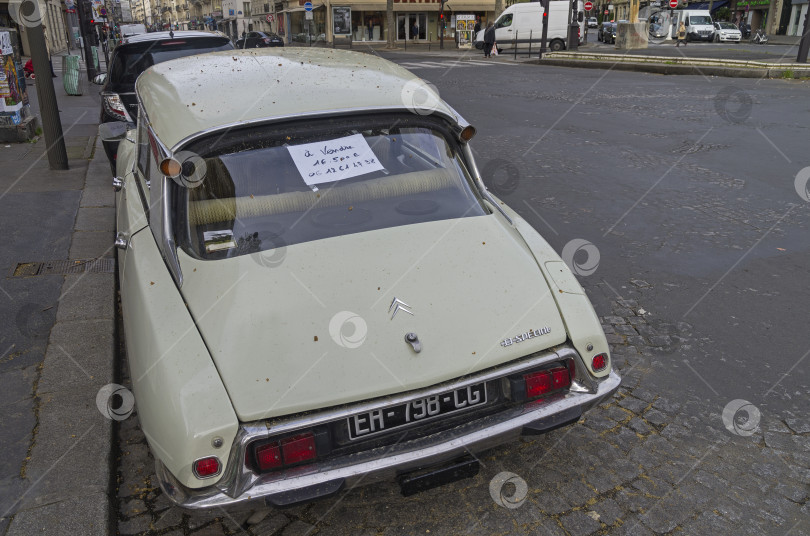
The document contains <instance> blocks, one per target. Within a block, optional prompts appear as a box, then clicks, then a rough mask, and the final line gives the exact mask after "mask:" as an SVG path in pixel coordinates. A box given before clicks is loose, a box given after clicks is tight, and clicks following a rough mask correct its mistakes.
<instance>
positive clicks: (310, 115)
mask: <svg viewBox="0 0 810 536" xmlns="http://www.w3.org/2000/svg"><path fill="white" fill-rule="evenodd" d="M365 112H372V113H374V112H397V113H413V112H412V111H411V110H409V109H407V108H402V107H394V106H368V107H365V108H341V109H336V110H328V111H318V112H307V113H297V114H289V115H279V116H275V117H265V118H262V119H250V120H248V121H236V122H234V123H226V124H223V125H219V126H217V127H213V128H209V129H206V130H201V131H200V132H196V133H194V134H191V135H190V136H186V137H185V138H183V139H181V140H180V141H178V142H177V143H175V144H174V147H172V151H173V152H175V153H176V152H178V151H180V149H182V148H183V147H185V146H186V145H188V144H189V143H191V142H193V141H196V140H198V139H200V138H202V137H205V136H208V135H210V134H215V133H217V132H220V131H223V130H230V129H233V128H244V127H255V126H261V125H269V124H273V123H279V122H282V121H289V120H290V119H299V118H301V119H321V118H326V117H338V116H341V115H357V114H362V113H365ZM434 113H436V114H437V115H440V116H442V117H443V118H444V119H447V120H449V121H450V122H451V123H452V124H458V119H459V117H456V116H453V115H449V114H446V113H444V112H443V111H441V110H437V111H436V112H434Z"/></svg>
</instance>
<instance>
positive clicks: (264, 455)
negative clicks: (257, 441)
mask: <svg viewBox="0 0 810 536" xmlns="http://www.w3.org/2000/svg"><path fill="white" fill-rule="evenodd" d="M256 465H258V467H259V470H260V471H269V470H270V469H276V468H278V467H281V466H282V465H283V463H282V461H281V449H280V448H279V446H278V443H269V444H267V445H262V446H260V447H256Z"/></svg>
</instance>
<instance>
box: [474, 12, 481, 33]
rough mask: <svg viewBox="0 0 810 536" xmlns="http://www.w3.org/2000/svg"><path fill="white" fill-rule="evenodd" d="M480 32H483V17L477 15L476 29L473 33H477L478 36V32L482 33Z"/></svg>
mask: <svg viewBox="0 0 810 536" xmlns="http://www.w3.org/2000/svg"><path fill="white" fill-rule="evenodd" d="M480 31H481V17H479V16H478V15H476V16H475V27H474V28H473V32H475V35H478V32H480ZM473 37H474V36H473Z"/></svg>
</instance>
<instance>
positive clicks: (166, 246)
mask: <svg viewBox="0 0 810 536" xmlns="http://www.w3.org/2000/svg"><path fill="white" fill-rule="evenodd" d="M135 98H136V99H137V101H138V114H139V115H140V114H143V117H139V118H138V119H139V120H141V121H146V128H147V129H148V130H149V132H150V133H151V134H152V137H153V138H154V140H155V143H157V145H158V150H159V151H160V152H162V153H163V155H162V156H163V157H164V158H167V157H170V156H172V154H173V153H172V152H171V151H170V150H169V149H168V148H167V147H166V145H165V144H164V143H163V142H162V141H161V140H160V137H158V135H157V133H156V132H155V130H154V129H153V128H152V123H151V122H150V121H149V114H147V113H146V109H145V108H144V107H143V104H142V103H141V97H140V95H138V93H137V92H136V93H135ZM136 160H137V155H136ZM150 183H151V178H150ZM170 185H171V179H169V178H168V177H166V176H163V179H162V181H161V184H160V186H161V188H163V190H162V191H163V196H162V197H161V203H160V204H161V206H160V211H161V215H162V218H161V220H162V223H163V226H162V229H160V234H161V240H159V241H158V244H159V247H160V250H161V253H163V259H164V260H165V262H166V266H167V267H168V268H169V272H171V274H172V278H173V279H174V282H175V284H176V285H177V288H178V289H180V288H182V287H183V271H182V270H181V269H180V259H179V258H178V256H177V246H176V244H175V241H174V232H173V230H172V224H171V206H172V205H171V195H170V189H169V187H170ZM150 189H151V186H150ZM150 226H151V222H150Z"/></svg>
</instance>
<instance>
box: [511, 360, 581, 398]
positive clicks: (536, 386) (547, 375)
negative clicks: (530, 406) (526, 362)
mask: <svg viewBox="0 0 810 536" xmlns="http://www.w3.org/2000/svg"><path fill="white" fill-rule="evenodd" d="M523 380H524V381H525V382H526V398H527V399H532V398H537V397H538V396H543V395H546V394H548V393H551V392H554V391H559V390H561V389H565V388H566V387H570V386H571V377H570V376H569V374H568V367H555V368H552V369H546V370H540V371H537V372H531V373H529V374H524V375H523Z"/></svg>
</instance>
